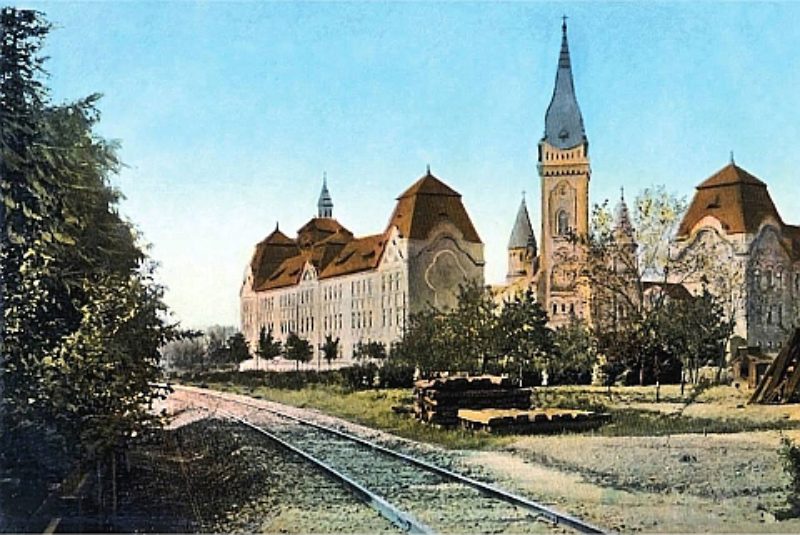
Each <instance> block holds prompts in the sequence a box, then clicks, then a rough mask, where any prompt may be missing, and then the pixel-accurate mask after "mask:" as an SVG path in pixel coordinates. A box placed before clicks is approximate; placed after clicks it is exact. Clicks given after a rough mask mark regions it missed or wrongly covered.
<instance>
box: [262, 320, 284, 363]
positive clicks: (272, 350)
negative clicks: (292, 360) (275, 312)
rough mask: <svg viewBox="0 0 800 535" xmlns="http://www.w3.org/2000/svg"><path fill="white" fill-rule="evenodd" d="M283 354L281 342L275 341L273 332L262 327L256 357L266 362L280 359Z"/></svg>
mask: <svg viewBox="0 0 800 535" xmlns="http://www.w3.org/2000/svg"><path fill="white" fill-rule="evenodd" d="M281 353H283V348H282V347H281V341H280V340H275V338H274V337H273V336H272V330H271V329H267V328H265V327H261V330H260V331H259V332H258V346H257V347H256V355H258V356H259V358H262V359H264V360H272V359H274V358H275V357H279V356H280V355H281Z"/></svg>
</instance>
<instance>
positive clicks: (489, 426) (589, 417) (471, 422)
mask: <svg viewBox="0 0 800 535" xmlns="http://www.w3.org/2000/svg"><path fill="white" fill-rule="evenodd" d="M458 419H459V420H460V421H461V426H462V427H464V428H465V429H482V430H485V431H488V432H490V433H549V432H552V431H564V430H567V429H569V430H573V431H577V430H581V431H583V430H586V429H594V428H596V427H600V426H601V425H603V424H605V423H607V422H608V421H609V420H611V415H610V414H606V413H597V412H588V411H578V410H571V409H532V410H519V409H483V410H470V409H461V410H459V411H458Z"/></svg>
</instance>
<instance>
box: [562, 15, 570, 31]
mask: <svg viewBox="0 0 800 535" xmlns="http://www.w3.org/2000/svg"><path fill="white" fill-rule="evenodd" d="M568 18H569V17H567V16H566V15H562V16H561V29H562V30H564V31H566V30H567V19H568Z"/></svg>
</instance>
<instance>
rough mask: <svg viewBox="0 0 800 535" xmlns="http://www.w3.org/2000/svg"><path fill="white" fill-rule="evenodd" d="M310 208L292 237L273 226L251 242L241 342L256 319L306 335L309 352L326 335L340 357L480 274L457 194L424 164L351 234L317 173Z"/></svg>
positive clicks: (390, 333) (392, 332)
mask: <svg viewBox="0 0 800 535" xmlns="http://www.w3.org/2000/svg"><path fill="white" fill-rule="evenodd" d="M317 208H318V211H317V216H316V217H314V218H312V219H310V220H309V221H308V222H307V223H306V224H305V225H303V226H302V227H301V228H300V229H299V230H298V231H297V236H296V237H294V238H292V237H289V236H287V235H286V234H284V233H283V232H281V230H280V229H279V228H278V227H277V226H276V228H275V230H274V231H272V232H271V233H270V234H269V235H268V236H267V237H266V238H264V240H262V241H261V242H260V243H258V244H257V245H256V247H255V251H254V252H253V255H252V257H251V260H250V262H249V263H248V265H247V268H246V270H245V276H244V282H243V284H242V287H241V291H240V304H241V311H240V314H241V328H242V332H243V333H244V335H245V337H246V339H247V341H248V343H249V344H250V347H251V348H253V349H255V348H256V346H257V341H258V336H259V332H260V331H261V329H262V328H264V329H266V330H268V331H272V334H273V336H274V337H275V338H277V339H278V340H281V341H285V340H286V338H287V337H288V336H289V334H290V333H295V334H297V335H298V336H300V337H301V338H304V339H306V340H308V341H309V342H311V345H312V347H313V348H314V352H315V355H314V356H315V361H316V358H317V357H318V356H319V351H320V345H321V344H322V343H323V342H324V340H325V337H326V336H327V335H330V336H332V337H333V338H334V339H335V338H339V339H340V345H339V350H340V362H343V363H346V362H351V360H352V357H353V352H354V349H355V348H356V347H357V345H358V343H359V342H363V343H367V342H381V343H383V344H385V345H386V347H387V349H388V348H389V346H390V344H391V343H392V342H394V341H397V340H399V338H400V336H401V335H402V333H403V327H404V325H405V322H406V319H407V318H408V316H409V314H413V313H416V312H420V311H422V310H424V309H425V308H427V307H429V306H434V307H437V308H440V309H445V308H449V307H453V306H454V305H455V303H456V298H457V295H458V291H459V285H461V284H463V283H464V282H466V281H468V280H475V281H477V282H479V283H481V284H482V283H483V280H484V278H483V268H484V260H483V243H482V242H481V239H480V237H479V236H478V233H477V231H476V230H475V227H474V226H473V224H472V221H471V220H470V217H469V215H468V214H467V211H466V209H465V208H464V204H463V203H462V201H461V195H460V194H459V193H458V192H456V191H455V190H453V189H452V188H450V187H449V186H448V185H446V184H445V183H444V182H442V181H441V180H439V179H438V178H436V177H435V176H433V175H432V174H431V172H430V169H428V171H427V173H426V174H425V175H424V176H423V177H422V178H420V179H419V180H417V181H416V182H415V183H414V184H413V185H412V186H411V187H409V188H408V189H407V190H406V191H404V192H403V193H402V194H401V195H400V196H399V197H398V198H397V204H396V206H395V209H394V212H393V213H392V214H391V217H390V218H389V223H388V224H387V225H386V227H385V228H384V229H383V231H381V232H379V233H377V234H373V235H370V236H364V237H355V236H353V234H352V232H350V231H349V230H347V229H346V228H345V227H344V226H342V224H341V223H339V221H337V220H336V219H335V218H334V217H333V201H332V199H331V195H330V192H329V191H328V187H327V181H325V180H324V181H323V186H322V192H321V194H320V197H319V202H318V206H317Z"/></svg>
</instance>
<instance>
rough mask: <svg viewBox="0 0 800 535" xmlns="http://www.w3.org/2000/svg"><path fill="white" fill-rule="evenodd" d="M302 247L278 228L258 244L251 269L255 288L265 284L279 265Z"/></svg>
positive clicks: (251, 262)
mask: <svg viewBox="0 0 800 535" xmlns="http://www.w3.org/2000/svg"><path fill="white" fill-rule="evenodd" d="M299 252H300V249H299V248H298V247H297V244H296V243H295V242H294V240H292V239H291V238H289V237H288V236H286V235H285V234H284V233H282V232H281V231H280V230H278V229H277V228H276V229H275V230H274V231H273V232H272V233H271V234H270V235H269V236H267V237H266V238H264V239H263V240H262V241H261V242H259V243H258V244H257V245H256V250H255V252H254V253H253V258H252V260H251V261H250V269H251V272H252V274H253V288H258V287H259V286H261V285H263V284H264V283H265V282H266V280H267V278H269V276H270V275H271V274H272V273H274V272H275V270H276V269H277V268H278V266H280V265H281V263H282V262H283V261H284V260H286V259H287V258H291V257H293V256H295V255H297V254H298V253H299Z"/></svg>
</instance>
